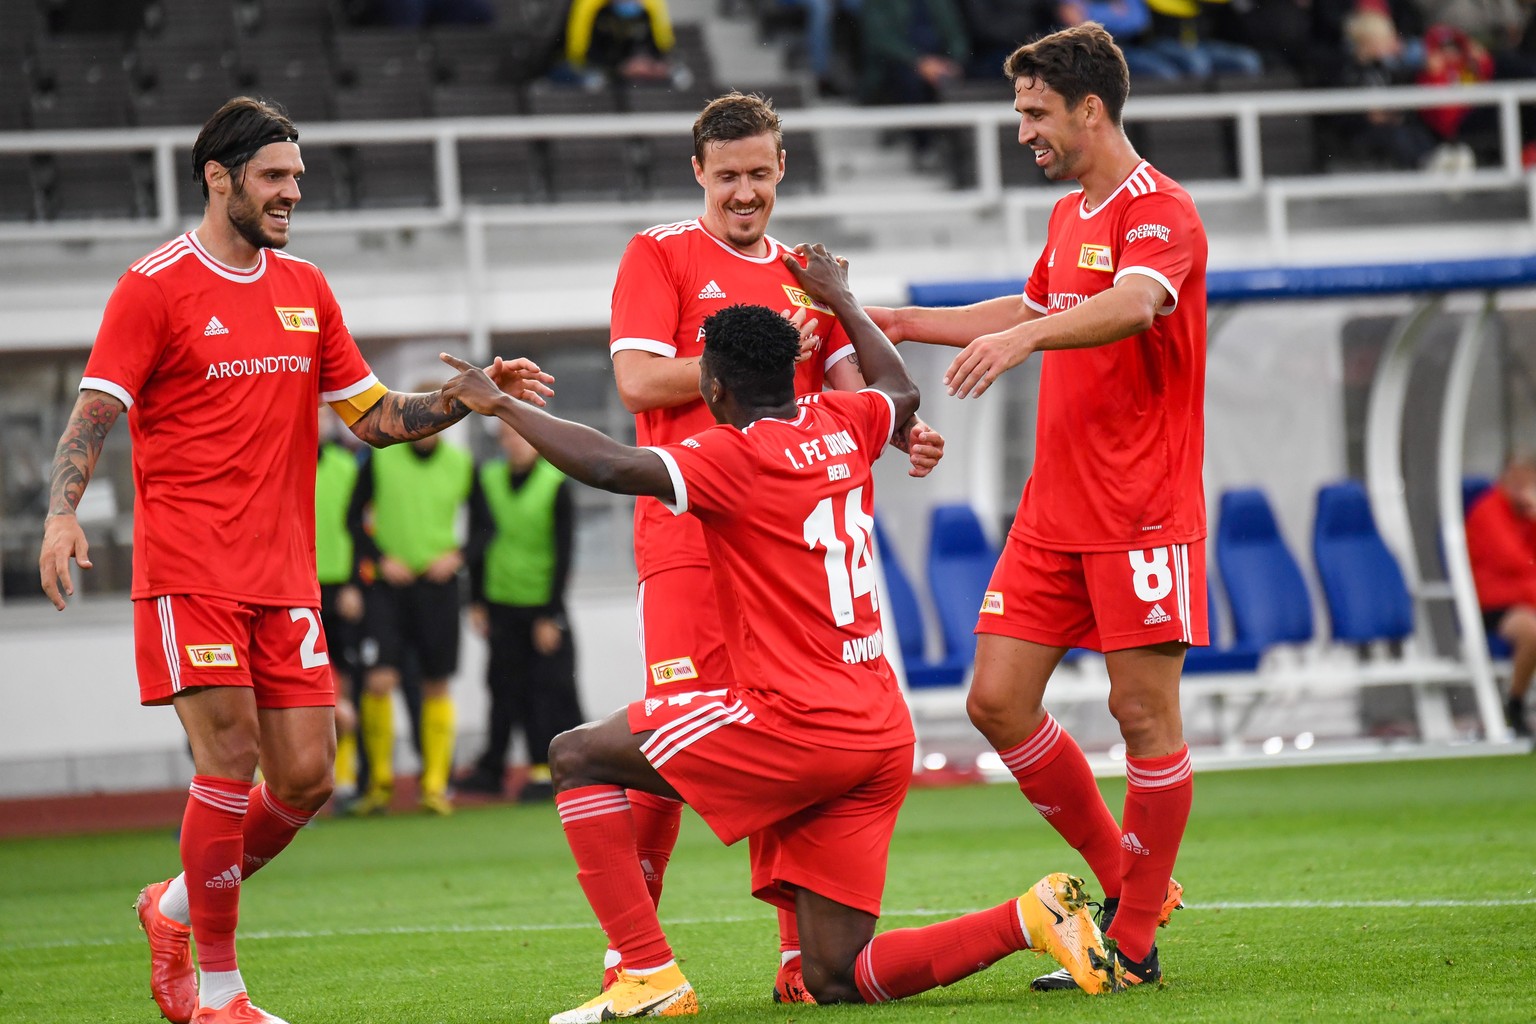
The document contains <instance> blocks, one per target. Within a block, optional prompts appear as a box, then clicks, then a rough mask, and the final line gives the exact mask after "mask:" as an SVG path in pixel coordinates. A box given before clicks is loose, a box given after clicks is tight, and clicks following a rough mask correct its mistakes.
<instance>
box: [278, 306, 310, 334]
mask: <svg viewBox="0 0 1536 1024" xmlns="http://www.w3.org/2000/svg"><path fill="white" fill-rule="evenodd" d="M272 308H273V309H275V310H277V318H278V319H279V320H281V321H282V323H283V330H285V331H304V332H306V333H308V334H319V333H320V318H319V317H317V316H315V310H314V307H312V306H273V307H272Z"/></svg>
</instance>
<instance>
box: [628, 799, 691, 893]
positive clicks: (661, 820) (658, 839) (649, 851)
mask: <svg viewBox="0 0 1536 1024" xmlns="http://www.w3.org/2000/svg"><path fill="white" fill-rule="evenodd" d="M624 795H625V796H627V797H629V813H630V817H631V818H633V819H634V822H635V853H636V854H637V855H639V858H640V870H641V871H643V872H645V889H646V891H647V892H649V893H650V894H651V906H653V907H655V906H660V905H661V883H662V878H663V877H664V876H665V875H666V873H667V862H668V861H670V860H671V859H672V849H673V848H674V847H675V846H677V830H678V826H679V824H680V823H681V822H682V818H683V803H682V801H681V800H673V799H671V798H670V797H665V796H656V795H655V794H654V793H642V792H641V791H640V790H638V789H631V790H627V791H625V794H624Z"/></svg>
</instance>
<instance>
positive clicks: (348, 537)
mask: <svg viewBox="0 0 1536 1024" xmlns="http://www.w3.org/2000/svg"><path fill="white" fill-rule="evenodd" d="M340 423H341V420H340V419H337V418H335V417H330V416H328V415H327V413H326V411H325V407H324V406H322V407H321V409H320V436H321V438H322V439H323V440H322V441H321V442H320V454H319V460H318V462H317V463H316V465H315V571H316V574H317V575H318V576H319V579H320V621H321V622H322V623H323V624H324V627H325V646H326V650H328V651H330V653H331V678H332V680H333V681H334V682H335V684H336V790H335V798H336V800H337V803H338V805H341V804H344V803H345V802H346V801H348V800H350V799H351V798H352V797H354V796H356V794H357V704H356V701H357V683H358V679H357V674H358V660H357V659H358V641H359V639H360V634H361V629H362V620H363V594H362V590H361V589H360V588H359V586H358V583H357V559H356V558H355V557H354V554H355V551H356V546H355V545H354V544H353V543H352V534H351V532H350V531H349V530H348V528H347V509H348V507H349V506H350V504H351V502H352V492H353V491H354V490H356V488H357V453H356V452H355V451H354V450H353V449H352V448H349V447H348V446H347V445H346V444H345V443H343V441H342V440H340V439H338V435H337V432H336V430H335V429H334V427H335V425H339V424H340Z"/></svg>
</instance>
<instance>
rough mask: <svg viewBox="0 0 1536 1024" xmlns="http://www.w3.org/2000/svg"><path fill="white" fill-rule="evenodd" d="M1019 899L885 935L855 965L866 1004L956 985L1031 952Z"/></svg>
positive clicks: (869, 946) (869, 947)
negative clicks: (1007, 958) (1008, 958)
mask: <svg viewBox="0 0 1536 1024" xmlns="http://www.w3.org/2000/svg"><path fill="white" fill-rule="evenodd" d="M1028 948H1029V942H1028V940H1026V939H1025V937H1024V923H1023V922H1022V921H1021V920H1020V919H1019V901H1018V900H1009V901H1008V902H1007V903H1004V904H1002V905H1000V906H996V907H993V908H992V909H991V910H979V911H977V912H976V913H974V914H966V915H965V916H964V917H957V918H955V919H953V920H951V921H940V922H939V923H938V924H930V925H927V926H925V927H922V928H898V929H896V930H895V931H889V932H882V933H881V934H879V935H876V936H875V937H874V938H873V939H871V940H869V945H867V946H865V947H864V949H863V950H862V951H861V952H860V953H859V956H858V959H857V960H855V961H854V966H853V981H854V984H855V985H857V986H858V989H859V995H861V996H863V997H864V1001H865V1002H866V1003H883V1002H886V1001H887V1000H891V999H902V998H904V997H906V996H910V995H916V994H917V993H918V992H926V991H928V990H929V989H931V988H937V987H938V986H940V985H953V984H954V983H955V982H957V981H959V980H960V979H961V978H968V977H970V976H971V975H973V974H975V973H976V972H977V971H981V970H985V969H986V968H988V967H991V966H992V965H993V964H994V963H996V962H997V961H999V960H1001V959H1002V958H1003V957H1005V956H1007V955H1008V954H1009V953H1015V952H1018V951H1019V950H1021V949H1028Z"/></svg>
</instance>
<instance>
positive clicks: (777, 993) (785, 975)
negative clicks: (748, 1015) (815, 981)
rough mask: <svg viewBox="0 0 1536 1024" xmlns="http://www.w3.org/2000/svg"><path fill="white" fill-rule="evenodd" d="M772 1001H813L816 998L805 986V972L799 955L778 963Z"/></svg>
mask: <svg viewBox="0 0 1536 1024" xmlns="http://www.w3.org/2000/svg"><path fill="white" fill-rule="evenodd" d="M773 1001H774V1002H776V1003H813V1004H814V1003H815V1002H816V998H815V997H814V996H812V995H811V993H810V991H809V990H807V989H806V987H805V973H804V970H803V969H802V967H801V964H800V957H799V955H798V954H797V955H795V956H792V957H790V958H789V959H788V960H786V961H784V962H783V963H781V964H779V976H778V977H777V978H775V979H774V982H773Z"/></svg>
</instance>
